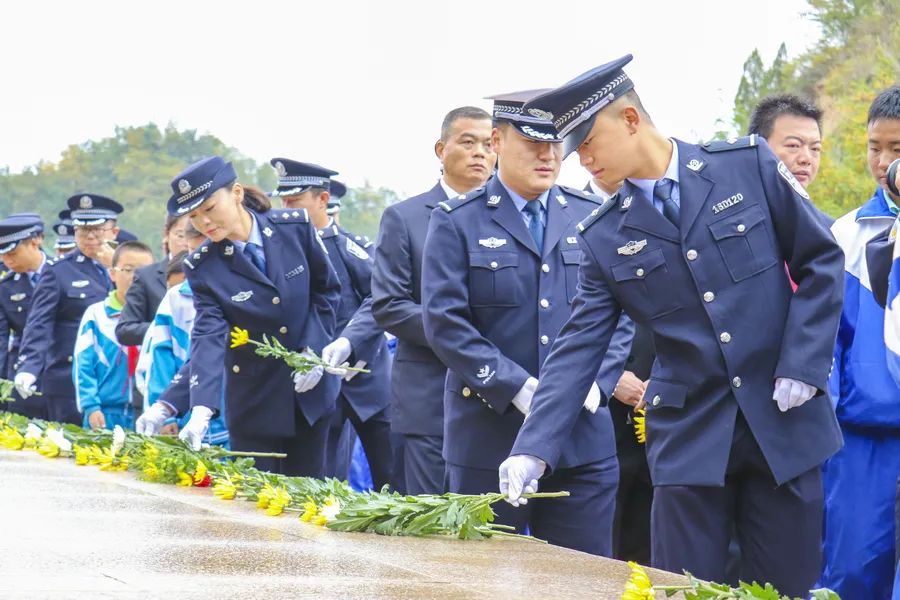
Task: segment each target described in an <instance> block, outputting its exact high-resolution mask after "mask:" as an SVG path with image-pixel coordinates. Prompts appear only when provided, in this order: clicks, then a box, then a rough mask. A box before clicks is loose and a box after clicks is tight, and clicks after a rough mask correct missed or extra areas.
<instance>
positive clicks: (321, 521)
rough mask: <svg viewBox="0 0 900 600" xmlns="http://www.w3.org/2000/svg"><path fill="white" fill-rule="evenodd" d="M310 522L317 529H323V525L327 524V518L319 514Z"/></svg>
mask: <svg viewBox="0 0 900 600" xmlns="http://www.w3.org/2000/svg"><path fill="white" fill-rule="evenodd" d="M312 522H313V525H318V526H319V527H325V525H326V524H327V523H328V517H326V516H325V515H322V514H319V515H316V516H315V517H313V520H312Z"/></svg>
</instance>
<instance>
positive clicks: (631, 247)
mask: <svg viewBox="0 0 900 600" xmlns="http://www.w3.org/2000/svg"><path fill="white" fill-rule="evenodd" d="M646 247H647V240H640V241H635V240H631V241H630V242H628V243H627V244H625V245H624V246H621V247H619V248H616V252H618V253H619V254H621V255H622V256H634V255H635V254H637V253H638V252H640V251H641V250H643V249H644V248H646Z"/></svg>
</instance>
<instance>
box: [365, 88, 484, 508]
mask: <svg viewBox="0 0 900 600" xmlns="http://www.w3.org/2000/svg"><path fill="white" fill-rule="evenodd" d="M434 151H435V154H436V155H437V157H438V159H439V160H440V161H441V165H442V171H443V174H442V176H441V178H440V180H439V181H438V182H437V183H436V184H435V185H434V187H432V188H431V189H430V190H428V191H427V192H425V193H423V194H419V195H418V196H413V197H411V198H408V199H406V200H404V201H403V202H398V203H397V204H393V205H391V206H389V207H387V208H386V209H385V211H384V213H383V214H382V216H381V226H380V228H379V231H378V244H377V245H376V249H375V267H374V269H373V270H372V312H373V314H374V316H375V319H376V320H377V321H378V324H379V325H381V326H382V327H384V329H385V330H386V331H388V332H390V333H391V334H393V335H395V336H397V351H396V354H395V356H394V363H393V366H392V371H391V398H392V399H391V410H392V412H391V428H392V430H393V431H394V432H395V433H398V434H400V435H402V436H403V465H404V473H403V475H404V477H403V479H404V483H405V484H406V488H407V492H408V493H410V494H440V493H443V492H444V491H445V485H444V483H445V482H444V476H445V473H444V471H445V465H444V459H443V458H442V456H441V452H442V448H443V436H444V430H443V414H444V407H443V394H444V379H445V377H446V374H447V368H446V367H445V366H444V365H443V364H442V363H441V361H440V360H439V359H438V358H437V356H435V354H434V352H433V351H432V350H431V348H430V346H429V343H428V340H427V339H426V338H425V330H424V328H423V326H422V304H421V302H422V277H421V276H422V249H423V247H424V245H425V234H426V232H427V230H428V221H429V219H430V218H431V213H432V210H433V209H434V207H436V206H437V205H438V203H439V202H442V201H445V200H447V199H448V198H455V197H456V196H458V195H459V194H461V193H463V192H467V191H469V190H471V189H474V188H476V187H478V186H480V185H482V184H483V183H484V182H485V180H487V178H488V177H489V176H490V174H491V171H493V169H494V163H495V161H496V155H495V154H494V152H493V149H492V147H491V117H490V115H489V114H487V113H486V112H485V111H483V110H482V109H480V108H475V107H472V106H464V107H460V108H455V109H453V110H451V111H450V112H449V113H447V115H446V116H445V117H444V120H443V123H442V125H441V136H440V139H439V140H438V141H437V142H435V148H434Z"/></svg>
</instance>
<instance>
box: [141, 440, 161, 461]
mask: <svg viewBox="0 0 900 600" xmlns="http://www.w3.org/2000/svg"><path fill="white" fill-rule="evenodd" d="M144 458H146V459H147V460H149V461H153V462H156V459H157V458H159V448H157V447H156V446H154V445H153V444H144Z"/></svg>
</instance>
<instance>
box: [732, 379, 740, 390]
mask: <svg viewBox="0 0 900 600" xmlns="http://www.w3.org/2000/svg"><path fill="white" fill-rule="evenodd" d="M731 385H733V386H734V387H736V388H739V387H741V378H740V377H735V378H734V379H732V380H731Z"/></svg>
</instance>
